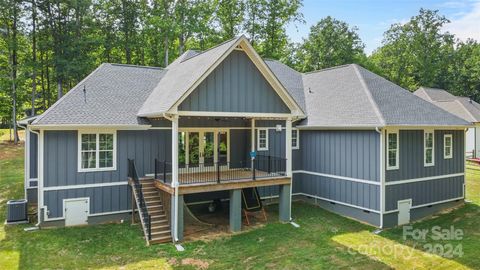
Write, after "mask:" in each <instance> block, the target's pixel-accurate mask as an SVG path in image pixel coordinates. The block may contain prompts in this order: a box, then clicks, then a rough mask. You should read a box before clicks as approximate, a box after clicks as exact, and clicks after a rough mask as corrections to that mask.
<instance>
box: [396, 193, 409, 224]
mask: <svg viewBox="0 0 480 270" xmlns="http://www.w3.org/2000/svg"><path fill="white" fill-rule="evenodd" d="M397 206H398V225H403V224H408V223H410V208H411V207H412V200H410V199H409V200H403V201H398V203H397Z"/></svg>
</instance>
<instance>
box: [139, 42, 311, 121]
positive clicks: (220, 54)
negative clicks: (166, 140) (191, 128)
mask: <svg viewBox="0 0 480 270" xmlns="http://www.w3.org/2000/svg"><path fill="white" fill-rule="evenodd" d="M237 48H239V49H242V50H243V51H244V52H245V53H246V54H247V55H248V57H249V58H250V59H251V60H252V62H253V63H254V64H255V66H256V67H257V68H258V70H259V71H260V72H261V73H262V74H263V76H264V77H265V79H266V80H267V81H268V82H269V84H270V85H271V86H272V87H273V89H274V90H275V91H276V92H277V94H278V95H279V96H280V97H281V99H282V100H283V101H284V102H285V104H286V105H287V106H288V107H289V109H290V110H291V111H292V113H293V114H296V115H298V116H303V112H302V110H301V108H300V107H299V106H298V104H297V103H296V102H295V100H294V99H293V98H292V97H291V96H290V94H289V93H288V91H287V90H286V89H285V88H284V87H283V85H282V84H281V83H280V82H279V81H278V79H277V78H276V77H275V76H274V75H273V73H272V72H271V70H270V69H269V68H268V66H267V65H266V64H265V63H264V62H263V60H262V59H261V58H260V56H258V54H257V53H256V52H255V50H254V49H253V48H252V47H251V45H250V43H249V42H248V40H247V39H246V38H245V37H244V36H241V37H238V38H236V39H232V40H230V41H227V42H225V43H222V44H220V45H218V46H216V47H213V48H211V49H209V50H207V51H204V52H202V53H199V54H195V55H189V57H186V60H183V59H182V60H178V61H174V62H173V63H172V64H171V65H169V66H168V67H167V69H168V71H167V73H166V75H165V76H164V77H163V79H162V80H161V81H160V82H159V83H158V85H157V86H156V87H155V89H154V90H153V91H152V93H151V94H150V96H149V97H148V99H147V100H146V101H145V103H144V104H143V106H142V107H141V109H140V110H139V111H138V114H137V115H138V116H143V117H159V116H162V115H163V114H164V113H176V112H177V106H179V105H180V104H181V103H182V102H183V101H184V100H185V99H186V98H187V97H188V96H189V95H190V93H191V92H193V91H194V90H195V89H196V88H197V86H198V85H199V84H200V83H201V82H202V81H204V80H205V78H206V77H207V76H208V75H209V74H210V73H211V72H213V70H215V68H216V67H217V66H218V65H219V64H221V63H222V61H223V60H224V59H225V58H226V57H227V56H228V55H229V54H230V53H231V52H232V51H233V50H235V49H237ZM182 58H185V57H182Z"/></svg>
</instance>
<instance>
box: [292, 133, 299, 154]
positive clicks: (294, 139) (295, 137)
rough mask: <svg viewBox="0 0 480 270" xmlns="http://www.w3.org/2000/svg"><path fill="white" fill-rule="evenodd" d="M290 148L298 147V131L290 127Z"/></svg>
mask: <svg viewBox="0 0 480 270" xmlns="http://www.w3.org/2000/svg"><path fill="white" fill-rule="evenodd" d="M292 149H300V131H299V130H298V129H292Z"/></svg>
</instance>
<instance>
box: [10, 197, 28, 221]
mask: <svg viewBox="0 0 480 270" xmlns="http://www.w3.org/2000/svg"><path fill="white" fill-rule="evenodd" d="M27 211H28V208H27V200H24V199H22V200H10V201H8V202H7V224H16V223H27V222H28V212H27Z"/></svg>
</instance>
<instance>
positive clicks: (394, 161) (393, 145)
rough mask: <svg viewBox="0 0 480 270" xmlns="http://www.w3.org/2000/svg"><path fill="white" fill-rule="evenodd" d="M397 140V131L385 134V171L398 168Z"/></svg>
mask: <svg viewBox="0 0 480 270" xmlns="http://www.w3.org/2000/svg"><path fill="white" fill-rule="evenodd" d="M398 156H399V138H398V131H389V132H387V170H396V169H398V168H399V164H398V163H399V160H398Z"/></svg>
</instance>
